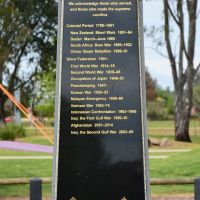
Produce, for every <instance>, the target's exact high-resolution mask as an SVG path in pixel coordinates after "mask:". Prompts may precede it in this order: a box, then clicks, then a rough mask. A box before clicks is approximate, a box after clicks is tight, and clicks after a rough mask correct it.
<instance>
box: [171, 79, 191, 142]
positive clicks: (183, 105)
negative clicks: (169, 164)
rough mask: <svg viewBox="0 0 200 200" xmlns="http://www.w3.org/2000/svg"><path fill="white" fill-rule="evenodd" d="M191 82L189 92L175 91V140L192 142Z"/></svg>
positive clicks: (188, 85)
mask: <svg viewBox="0 0 200 200" xmlns="http://www.w3.org/2000/svg"><path fill="white" fill-rule="evenodd" d="M190 84H191V82H190V81H188V82H187V90H184V89H183V87H180V86H179V87H177V88H176V90H175V140H176V141H182V142H191V138H190V135H189V126H190V117H191V109H192V94H193V93H192V88H191V85H190Z"/></svg>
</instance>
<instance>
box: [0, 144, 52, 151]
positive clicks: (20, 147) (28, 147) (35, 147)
mask: <svg viewBox="0 0 200 200" xmlns="http://www.w3.org/2000/svg"><path fill="white" fill-rule="evenodd" d="M0 148H1V149H10V150H17V151H31V152H42V153H53V147H52V146H45V145H39V144H30V143H24V142H12V141H0Z"/></svg>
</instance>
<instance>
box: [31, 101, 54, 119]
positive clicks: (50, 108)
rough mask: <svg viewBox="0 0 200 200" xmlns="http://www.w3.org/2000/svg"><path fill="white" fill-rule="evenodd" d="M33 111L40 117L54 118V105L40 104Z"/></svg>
mask: <svg viewBox="0 0 200 200" xmlns="http://www.w3.org/2000/svg"><path fill="white" fill-rule="evenodd" d="M34 110H35V111H36V113H37V114H38V115H39V116H41V117H53V116H54V104H53V103H52V104H41V105H37V106H36V107H35V108H34Z"/></svg>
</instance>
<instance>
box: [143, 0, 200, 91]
mask: <svg viewBox="0 0 200 200" xmlns="http://www.w3.org/2000/svg"><path fill="white" fill-rule="evenodd" d="M198 7H200V5H199V6H198ZM162 10H163V1H162V0H149V1H144V3H143V16H144V26H148V27H149V26H151V25H157V26H161V25H162V24H163V20H162V19H163V16H162ZM186 20H187V18H186ZM199 29H200V22H199V21H198V22H197V37H198V35H199ZM174 35H175V34H174ZM197 40H198V38H197ZM144 46H145V65H146V66H147V67H148V69H149V71H150V74H151V75H152V77H153V78H155V79H157V82H158V84H159V85H160V86H161V87H163V88H166V87H170V89H171V90H173V88H174V87H173V81H172V74H171V68H170V63H169V60H168V59H167V58H165V57H163V56H161V55H159V54H158V53H156V51H155V50H153V49H152V47H153V46H154V44H153V42H152V39H150V38H147V37H146V35H145V40H144ZM164 54H165V55H167V53H166V52H165V51H164ZM198 58H200V40H198V41H197V47H196V59H195V63H196V65H197V63H198V61H200V59H198Z"/></svg>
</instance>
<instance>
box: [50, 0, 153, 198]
mask: <svg viewBox="0 0 200 200" xmlns="http://www.w3.org/2000/svg"><path fill="white" fill-rule="evenodd" d="M59 4H60V6H59V31H58V38H59V39H58V41H59V45H58V64H57V101H56V117H57V118H56V123H55V126H56V127H55V134H56V141H55V160H54V183H53V199H55V200H145V199H149V196H148V195H149V191H148V169H147V155H146V152H147V141H146V131H145V114H146V113H145V111H146V110H145V98H144V96H145V95H144V68H143V67H144V66H143V52H142V31H141V29H142V23H141V12H142V11H141V1H139V0H102V1H99V0H81V1H79V0H61V1H60V2H59Z"/></svg>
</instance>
